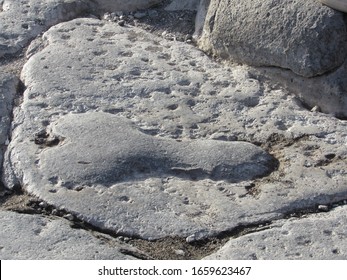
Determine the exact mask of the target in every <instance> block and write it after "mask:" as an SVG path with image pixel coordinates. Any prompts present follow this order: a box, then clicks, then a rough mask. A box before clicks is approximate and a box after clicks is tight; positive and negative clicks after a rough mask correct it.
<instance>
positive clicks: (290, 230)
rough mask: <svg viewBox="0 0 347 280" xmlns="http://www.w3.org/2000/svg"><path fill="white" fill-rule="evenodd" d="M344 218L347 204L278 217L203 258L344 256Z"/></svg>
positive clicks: (346, 255) (346, 230) (346, 250)
mask: <svg viewBox="0 0 347 280" xmlns="http://www.w3.org/2000/svg"><path fill="white" fill-rule="evenodd" d="M346 219H347V208H346V206H344V207H338V208H336V209H334V210H333V211H331V212H329V213H321V214H316V215H312V216H310V217H306V218H301V219H297V218H292V219H288V220H287V221H280V222H278V223H276V224H275V225H273V227H272V228H271V229H267V230H264V231H260V232H255V233H250V234H247V235H244V236H242V237H239V238H236V239H231V240H230V241H229V242H228V243H227V244H226V245H225V246H224V247H223V248H222V249H220V250H219V251H218V252H216V253H214V254H212V255H210V256H208V257H206V258H205V259H211V260H226V259H238V260H249V259H266V260H291V259H301V260H302V259H304V260H309V259H318V260H334V259H340V260H341V259H344V260H345V259H346V258H347V228H346Z"/></svg>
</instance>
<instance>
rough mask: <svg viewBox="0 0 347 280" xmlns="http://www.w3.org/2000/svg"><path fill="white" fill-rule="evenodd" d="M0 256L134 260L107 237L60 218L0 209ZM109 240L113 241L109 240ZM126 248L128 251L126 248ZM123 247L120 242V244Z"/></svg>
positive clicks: (8, 257) (7, 257) (12, 257)
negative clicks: (101, 236)
mask: <svg viewBox="0 0 347 280" xmlns="http://www.w3.org/2000/svg"><path fill="white" fill-rule="evenodd" d="M0 224H1V231H0V258H1V259H2V260H4V259H12V260H13V259H18V260H19V259H32V260H34V259H42V260H43V259H49V260H53V259H57V260H72V259H79V260H90V259H91V260H97V259H107V260H110V259H117V260H127V259H129V260H135V259H136V258H134V257H131V256H128V255H123V254H122V253H121V252H120V248H122V245H120V244H117V242H116V241H115V240H113V239H112V238H110V237H109V241H108V242H106V241H105V240H106V238H104V239H103V240H102V239H98V238H97V237H95V236H94V235H93V234H92V233H90V232H88V231H85V230H82V229H76V228H75V229H73V228H72V227H71V224H69V222H67V221H66V220H64V219H62V218H49V217H43V216H40V215H28V214H19V213H15V212H8V211H0ZM112 242H113V243H112ZM126 247H128V250H129V251H131V250H130V249H129V246H126ZM123 248H125V247H124V245H123Z"/></svg>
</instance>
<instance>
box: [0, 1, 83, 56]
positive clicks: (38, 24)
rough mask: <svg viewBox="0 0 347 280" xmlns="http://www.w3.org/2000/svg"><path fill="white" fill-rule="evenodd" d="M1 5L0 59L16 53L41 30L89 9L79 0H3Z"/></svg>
mask: <svg viewBox="0 0 347 280" xmlns="http://www.w3.org/2000/svg"><path fill="white" fill-rule="evenodd" d="M1 6H2V11H1V12H0V24H1V31H0V58H1V57H3V56H4V55H12V54H15V53H17V52H19V51H20V50H22V49H23V48H24V47H25V46H27V45H28V44H29V43H30V41H31V40H32V39H34V38H35V37H36V36H37V35H39V34H40V33H41V32H43V31H45V30H47V29H48V28H49V27H51V26H53V25H54V24H57V23H59V22H62V21H66V20H70V19H73V18H75V17H77V16H79V15H82V14H83V13H85V12H86V11H87V10H88V8H89V6H88V4H87V2H86V1H83V0H49V1H42V0H20V1H12V0H4V1H2V5H1Z"/></svg>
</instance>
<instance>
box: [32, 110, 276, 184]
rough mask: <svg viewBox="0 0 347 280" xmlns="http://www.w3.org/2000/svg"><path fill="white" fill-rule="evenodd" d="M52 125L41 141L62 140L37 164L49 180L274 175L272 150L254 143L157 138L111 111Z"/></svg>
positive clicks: (109, 181)
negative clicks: (141, 130) (140, 175)
mask: <svg viewBox="0 0 347 280" xmlns="http://www.w3.org/2000/svg"><path fill="white" fill-rule="evenodd" d="M49 130H50V132H47V134H48V135H49V134H50V135H49V136H48V137H47V135H44V138H41V139H39V138H36V140H35V141H36V142H41V141H42V142H43V144H42V145H43V147H45V148H46V147H47V145H49V146H53V145H58V146H57V147H52V148H51V149H44V151H42V153H41V155H40V157H38V161H39V162H37V164H38V166H39V169H40V173H41V174H42V175H44V176H45V177H47V178H48V179H47V180H46V181H45V182H43V183H46V184H47V183H49V179H50V178H51V177H54V180H55V181H58V182H59V183H58V186H62V187H64V186H65V187H67V188H76V187H81V186H87V185H103V186H112V185H114V184H115V183H117V182H120V181H125V180H131V178H133V177H134V175H135V174H137V173H140V174H143V175H144V176H145V177H158V176H159V177H160V176H169V175H180V174H181V175H182V176H183V177H188V178H190V177H193V178H194V179H202V178H211V179H212V180H226V181H229V182H241V181H246V180H252V179H255V178H257V177H262V176H265V175H268V174H269V173H271V171H273V169H274V165H275V162H274V159H273V158H272V157H271V156H270V155H268V154H267V153H266V152H265V151H263V150H262V149H261V148H259V147H257V146H255V145H252V144H250V143H243V142H225V141H218V140H191V141H182V142H177V141H175V140H173V139H165V138H156V137H153V136H149V135H146V134H144V133H140V132H139V131H138V130H136V129H135V128H133V127H131V124H130V123H129V122H127V121H126V120H125V119H124V118H117V117H115V116H114V115H112V114H109V113H101V112H97V113H85V114H73V115H68V116H65V117H63V118H61V119H59V120H58V121H57V122H56V123H54V124H52V126H51V127H50V128H49ZM54 141H57V142H58V141H60V143H59V144H58V143H53V142H54ZM100 148H101V150H100ZM62 182H63V183H62ZM54 185H57V184H54Z"/></svg>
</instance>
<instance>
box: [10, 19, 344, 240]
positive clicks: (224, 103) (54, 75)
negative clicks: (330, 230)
mask: <svg viewBox="0 0 347 280" xmlns="http://www.w3.org/2000/svg"><path fill="white" fill-rule="evenodd" d="M42 46H43V49H42V50H41V51H39V52H38V53H36V54H34V55H32V56H31V58H30V59H29V61H28V62H27V63H26V65H25V66H24V69H23V71H22V79H23V81H24V83H25V85H26V91H25V93H24V102H23V104H22V105H21V106H20V108H19V109H18V110H16V112H15V118H14V124H13V127H14V131H13V140H12V142H11V143H10V146H9V149H8V150H7V152H6V157H5V165H4V173H5V175H4V182H5V183H6V185H7V187H9V188H11V187H13V186H14V185H18V184H19V185H22V186H23V188H25V190H26V191H28V192H30V193H32V194H34V195H36V196H38V197H40V198H41V199H43V200H45V201H46V202H48V203H50V204H52V205H55V206H56V207H57V208H64V209H66V210H68V212H71V213H72V214H74V215H76V216H77V217H79V218H80V219H82V220H84V221H86V222H89V223H91V224H93V225H94V226H97V227H100V228H103V229H108V230H112V231H114V232H118V233H120V234H123V235H128V236H139V237H142V238H145V239H156V238H161V237H165V236H181V237H190V236H195V237H197V238H205V237H207V236H212V235H216V234H218V233H220V232H222V231H227V230H232V229H234V228H235V227H237V226H242V225H249V224H253V223H261V222H265V221H268V220H272V219H279V218H282V217H284V216H285V215H286V214H288V213H292V212H295V211H299V210H301V209H307V208H315V207H316V206H317V205H319V204H322V205H323V204H324V205H329V204H331V203H333V202H336V201H339V200H342V199H346V198H347V189H346V182H347V181H346V171H345V170H346V168H345V163H346V158H347V149H346V139H347V129H346V122H344V121H342V120H338V119H336V118H334V117H332V116H329V115H324V114H321V113H319V112H310V111H308V110H307V109H305V108H304V107H303V106H302V104H301V103H300V102H299V100H298V99H297V98H296V97H295V95H294V94H292V93H291V92H288V91H286V90H284V89H282V88H280V87H275V86H273V85H271V84H269V83H266V82H263V81H261V80H258V79H256V78H255V77H254V75H252V74H251V72H250V68H249V67H246V66H237V65H233V66H232V67H230V66H225V65H222V64H218V63H216V62H213V61H212V60H211V59H210V58H209V57H207V56H206V55H204V54H203V53H202V52H201V51H199V50H197V49H196V48H194V47H193V46H191V45H188V44H185V43H180V42H173V41H167V40H164V39H162V38H158V37H156V36H154V35H151V34H149V33H146V32H144V31H142V30H140V29H138V28H136V27H130V26H125V27H120V26H118V24H116V23H112V22H104V21H100V20H96V19H76V20H73V21H71V22H67V23H62V24H59V25H56V26H54V27H52V28H51V29H50V30H49V31H47V32H46V33H45V34H44V35H43V37H42ZM39 49H40V48H39ZM62 58H64V59H62ZM112 115H115V116H112ZM124 119H127V120H128V121H126V122H129V123H131V126H130V125H129V126H128V125H122V126H119V121H120V120H121V122H123V120H124ZM88 120H90V121H88ZM111 120H112V121H111ZM105 123H108V125H107V126H106V125H105ZM117 126H118V127H119V129H118V130H117ZM72 127H74V128H72ZM130 127H134V128H130ZM83 128H85V131H84V132H83V135H85V136H83V137H82V135H81V133H82V131H83ZM72 130H75V131H76V132H81V133H76V135H73V134H72V133H71V132H67V131H72ZM88 131H91V132H89V134H88ZM102 131H107V132H104V133H101V132H102ZM139 131H140V132H139ZM99 133H100V134H102V135H101V136H97V135H99ZM122 133H123V134H124V135H122ZM127 134H129V135H138V136H137V138H136V139H135V140H134V139H133V137H129V138H128V145H129V147H130V146H131V147H134V151H132V150H131V149H130V150H129V149H128V150H126V152H134V153H135V154H136V152H137V151H138V150H137V149H141V150H142V151H146V150H148V151H149V152H148V153H149V154H150V155H149V156H148V155H146V154H144V155H142V158H141V159H142V162H141V161H140V162H138V161H136V160H135V159H136V158H137V156H138V155H136V157H134V158H130V161H129V157H128V156H125V154H121V155H120V157H118V155H117V156H112V155H114V153H115V152H116V151H119V147H117V145H119V146H120V147H124V145H125V144H124V145H123V144H122V143H124V141H123V140H121V139H124V138H123V137H126V136H125V135H127ZM78 135H81V137H80V138H79V136H78ZM88 135H89V136H88ZM94 135H95V137H94ZM90 138H95V140H90V143H87V141H88V139H90ZM112 139H113V140H112ZM139 139H143V140H144V141H140V140H139ZM209 139H210V141H211V139H213V140H214V141H213V143H216V142H221V143H223V144H220V145H223V147H226V146H230V145H233V144H232V143H233V142H232V141H239V143H238V144H237V145H240V147H243V145H244V146H247V147H250V149H251V151H256V150H258V149H256V148H255V147H254V145H251V144H249V143H255V144H257V145H261V146H262V148H263V149H266V150H267V151H269V152H270V153H271V154H272V155H273V156H274V157H275V158H277V159H278V160H279V163H280V165H279V167H278V170H275V171H273V172H272V173H271V174H268V176H266V177H264V178H258V179H255V180H253V179H252V178H248V177H243V178H242V180H237V181H236V182H235V181H234V182H230V180H229V181H228V178H227V176H225V175H223V174H222V173H220V174H222V175H219V176H217V177H215V178H212V177H211V176H210V175H208V176H205V175H203V176H196V174H198V175H199V174H201V171H202V170H208V168H209V167H208V165H209V164H210V163H209V161H210V160H212V162H215V160H217V159H218V156H217V157H214V158H210V157H209V156H210V155H209V156H208V158H209V160H208V161H206V160H205V158H203V157H202V156H201V157H200V155H199V156H197V154H196V153H195V151H194V149H193V148H192V149H187V152H185V151H184V149H183V148H182V147H185V145H186V144H185V143H198V142H199V143H212V142H209V141H207V140H209ZM217 140H218V141H217ZM122 141H123V142H122ZM240 141H243V142H249V143H248V144H247V143H243V144H242V143H240ZM224 142H225V143H224ZM168 143H174V144H172V148H170V149H167V152H168V153H167V155H170V157H167V156H164V153H163V157H161V158H157V159H156V161H155V162H153V161H152V159H153V155H155V153H152V152H150V151H158V150H160V149H163V147H168V146H167V145H168ZM241 144H242V145H241ZM170 145H171V144H170ZM218 145H219V144H218ZM192 146H193V147H194V145H192ZM77 147H78V148H77ZM82 147H87V148H84V149H83V148H82ZM96 147H98V149H100V152H99V153H97V152H96V150H97V149H96ZM142 147H144V148H142ZM213 149H214V148H211V149H210V148H208V149H207V148H206V149H205V150H206V151H213ZM223 149H224V148H223ZM81 150H82V152H81ZM259 150H260V148H259ZM259 150H258V151H259ZM173 151H175V152H173ZM240 152H241V151H240ZM218 154H219V155H220V154H222V152H218ZM189 155H192V157H191V158H190V157H189ZM215 156H216V155H215ZM240 156H241V157H242V158H243V157H244V156H245V154H244V153H240ZM55 157H56V158H59V160H55ZM103 157H105V161H104V162H103V161H102V159H103ZM156 157H158V153H157V154H156ZM194 157H195V158H194ZM117 158H118V159H120V158H122V159H126V160H127V161H128V162H131V163H135V161H136V164H137V167H140V168H138V171H139V169H140V171H141V169H142V171H146V172H150V174H151V175H153V176H147V175H146V174H145V175H146V176H144V174H143V172H142V174H141V172H138V171H137V172H134V173H133V174H131V173H128V174H127V173H126V172H124V174H123V177H122V176H119V175H118V174H115V173H112V170H114V169H113V168H114V166H115V162H114V160H116V159H117ZM168 158H170V159H171V161H170V160H168ZM222 158H224V155H223V156H221V159H222ZM80 159H81V160H80ZM177 159H178V160H177ZM183 159H184V160H183ZM197 159H203V160H201V162H198V163H197V161H196V160H197ZM256 159H258V156H257V157H256ZM91 160H95V161H96V162H99V164H98V165H97V166H95V169H94V167H93V168H89V165H90V163H89V162H90V161H91ZM223 160H224V159H223ZM62 161H63V162H65V163H66V166H64V167H63V168H64V170H65V171H66V172H61V173H59V172H60V171H59V168H60V167H59V166H61V164H62ZM76 161H80V163H76ZM127 161H123V162H121V163H120V164H125V165H124V166H126V164H127ZM157 162H159V163H160V168H162V169H164V171H165V172H159V171H158V170H154V169H153V167H155V168H157V166H158V163H157ZM172 162H174V163H175V164H176V163H177V162H179V163H180V164H182V163H185V162H188V163H189V164H193V165H194V166H198V168H201V169H202V170H197V171H198V172H197V173H195V171H196V170H189V172H187V170H184V169H185V168H186V167H184V168H183V173H178V174H172V173H171V171H172V170H170V168H171V167H172V166H173V165H171V163H172ZM108 164H110V165H109V166H111V167H112V168H111V169H107V168H106V166H108ZM213 164H214V163H212V165H213ZM69 166H74V167H73V168H75V167H76V166H78V171H77V172H75V174H74V172H73V170H74V169H73V168H71V169H69ZM117 166H118V165H117ZM194 168H195V167H194ZM101 169H104V170H105V172H103V173H102V174H97V175H96V173H98V171H97V170H101ZM135 169H136V168H135ZM143 169H144V170H143ZM48 171H49V172H48ZM179 171H180V170H179ZM146 172H145V173H146ZM204 172H205V171H204ZM204 172H202V173H204ZM250 172H255V170H253V169H252V170H251V171H250ZM48 173H51V174H48ZM52 173H53V174H52ZM63 173H64V174H63ZM187 173H189V174H187ZM205 173H208V172H205ZM65 174H66V178H65V179H64V176H65ZM110 174H113V176H115V177H113V178H112V180H110V178H111V177H107V176H111V175H110ZM158 174H159V175H158ZM250 174H253V175H254V173H250ZM257 174H259V173H257ZM95 175H96V176H95ZM101 175H107V176H105V177H103V176H101ZM187 175H188V176H187ZM253 175H252V176H253ZM242 176H244V175H242ZM194 177H195V178H194ZM62 179H63V180H62ZM105 182H111V183H109V184H107V183H105Z"/></svg>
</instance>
